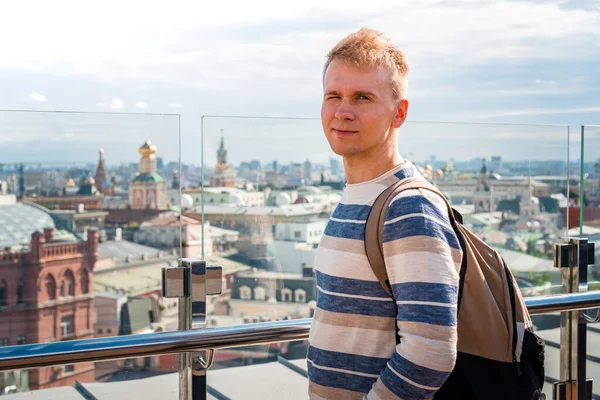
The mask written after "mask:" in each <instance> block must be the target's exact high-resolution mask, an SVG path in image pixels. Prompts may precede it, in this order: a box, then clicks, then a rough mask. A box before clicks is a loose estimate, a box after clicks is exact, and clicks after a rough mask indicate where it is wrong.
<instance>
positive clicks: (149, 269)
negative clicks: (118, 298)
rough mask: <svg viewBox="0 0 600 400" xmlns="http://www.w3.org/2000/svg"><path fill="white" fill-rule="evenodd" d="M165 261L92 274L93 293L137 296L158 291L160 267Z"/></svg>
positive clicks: (160, 278) (160, 283) (160, 277)
mask: <svg viewBox="0 0 600 400" xmlns="http://www.w3.org/2000/svg"><path fill="white" fill-rule="evenodd" d="M166 265H167V261H166V260H165V261H164V262H157V261H156V260H155V261H150V262H148V264H146V265H139V266H137V267H132V268H123V269H113V270H110V271H106V272H105V271H98V272H96V273H94V293H96V292H105V293H115V294H119V293H121V294H124V295H127V296H138V295H142V294H146V293H150V292H155V291H157V290H160V288H161V286H162V270H161V267H163V266H166Z"/></svg>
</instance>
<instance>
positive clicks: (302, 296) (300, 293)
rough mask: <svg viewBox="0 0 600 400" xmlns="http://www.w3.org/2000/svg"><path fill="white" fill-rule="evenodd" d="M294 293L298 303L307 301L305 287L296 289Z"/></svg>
mask: <svg viewBox="0 0 600 400" xmlns="http://www.w3.org/2000/svg"><path fill="white" fill-rule="evenodd" d="M294 295H295V296H296V303H305V302H306V292H305V291H304V290H303V289H296V290H295V291H294Z"/></svg>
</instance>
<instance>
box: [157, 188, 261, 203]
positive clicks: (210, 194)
mask: <svg viewBox="0 0 600 400" xmlns="http://www.w3.org/2000/svg"><path fill="white" fill-rule="evenodd" d="M167 194H168V200H169V202H170V203H171V204H173V205H174V204H180V202H181V200H180V196H179V190H169V191H168V192H167ZM181 194H182V195H188V196H190V197H191V199H192V203H193V205H194V206H200V205H201V204H202V188H190V189H182V190H181ZM265 197H266V194H265V192H257V191H248V190H243V189H237V188H233V187H205V188H204V204H222V205H227V204H234V205H243V206H248V207H260V206H264V205H265V201H266V200H265Z"/></svg>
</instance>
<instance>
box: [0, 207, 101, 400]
mask: <svg viewBox="0 0 600 400" xmlns="http://www.w3.org/2000/svg"><path fill="white" fill-rule="evenodd" d="M40 227H43V229H41V231H40ZM42 232H43V233H42ZM25 234H28V236H29V240H28V243H24V240H23V237H24V236H25ZM0 238H2V239H0V241H1V243H2V247H3V248H4V250H2V251H0V345H2V346H7V345H8V346H12V345H19V344H25V343H45V342H52V341H60V340H73V339H84V338H92V337H94V296H93V294H92V291H91V288H92V285H93V270H94V266H95V263H96V260H97V258H98V232H97V231H96V230H90V231H88V233H87V241H81V240H78V239H77V238H76V237H75V235H73V234H70V233H68V232H65V231H60V230H56V229H55V226H54V221H53V219H52V218H51V216H50V215H49V214H48V213H47V212H46V211H44V209H43V208H41V207H39V206H35V205H27V204H15V205H12V206H2V207H0ZM94 379H95V373H94V365H93V363H80V364H69V365H60V366H53V367H48V368H40V369H35V370H29V371H20V372H18V373H14V372H0V393H1V392H2V389H3V387H4V386H6V385H7V384H9V383H12V384H14V385H15V386H16V387H17V389H19V390H31V389H43V388H50V387H58V386H65V385H73V384H74V383H75V382H76V381H80V382H93V381H94Z"/></svg>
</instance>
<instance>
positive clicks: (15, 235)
mask: <svg viewBox="0 0 600 400" xmlns="http://www.w3.org/2000/svg"><path fill="white" fill-rule="evenodd" d="M44 228H52V229H54V230H55V232H54V240H55V241H57V242H77V241H78V239H77V237H76V236H75V235H74V234H73V233H72V232H69V231H67V230H60V229H57V227H56V224H55V223H54V220H53V219H52V216H51V215H50V213H49V211H48V210H47V209H46V208H44V207H42V206H39V205H37V204H32V203H17V204H10V205H4V206H0V248H5V247H15V248H20V247H26V246H28V245H29V244H30V243H31V234H32V233H34V232H36V231H38V232H44Z"/></svg>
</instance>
